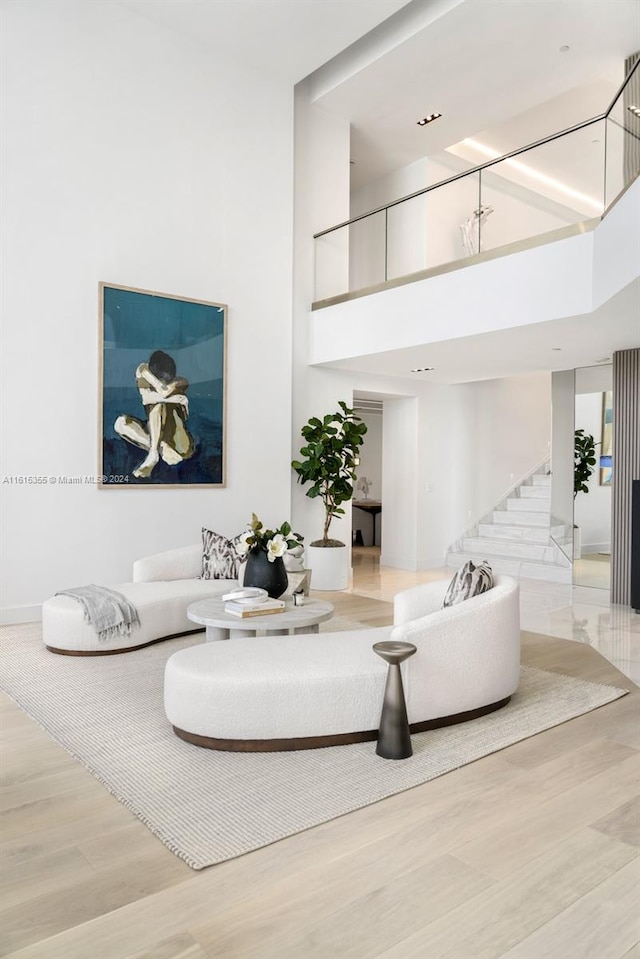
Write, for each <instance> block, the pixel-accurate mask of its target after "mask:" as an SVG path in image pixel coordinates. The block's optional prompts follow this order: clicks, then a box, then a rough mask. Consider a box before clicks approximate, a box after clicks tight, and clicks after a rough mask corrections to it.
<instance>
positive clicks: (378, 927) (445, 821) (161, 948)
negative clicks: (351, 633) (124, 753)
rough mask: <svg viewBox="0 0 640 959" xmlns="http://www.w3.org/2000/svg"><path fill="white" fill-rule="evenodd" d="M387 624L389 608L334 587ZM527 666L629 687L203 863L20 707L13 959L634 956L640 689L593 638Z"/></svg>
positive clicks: (7, 738) (5, 792) (9, 743)
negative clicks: (394, 790)
mask: <svg viewBox="0 0 640 959" xmlns="http://www.w3.org/2000/svg"><path fill="white" fill-rule="evenodd" d="M323 596H324V597H325V598H330V599H331V601H333V602H334V603H335V605H336V607H337V612H339V613H341V614H343V615H348V616H351V617H353V618H354V619H358V620H362V621H366V622H369V623H371V625H383V624H385V623H388V622H390V621H391V608H390V606H389V605H388V604H386V603H381V602H377V601H376V600H372V599H370V598H366V597H361V596H355V595H350V594H348V593H344V594H336V595H335V596H329V594H326V593H325V594H323ZM523 660H524V662H525V663H528V664H531V665H535V666H539V667H543V668H545V669H550V670H557V671H561V672H565V673H569V674H571V675H576V676H582V677H584V678H587V679H590V680H595V681H600V682H605V683H613V684H615V685H619V686H624V687H625V688H627V689H632V690H633V691H632V693H631V694H630V695H628V696H625V697H624V698H623V699H621V700H618V701H617V702H615V703H611V704H610V705H608V706H605V707H603V708H602V709H599V710H596V711H595V712H593V713H590V714H588V715H586V716H582V717H579V718H578V719H575V720H572V721H571V722H569V723H566V724H564V725H562V726H558V727H556V728H554V729H552V730H549V731H548V732H546V733H542V734H541V735H538V736H535V737H533V738H531V739H528V740H526V741H525V742H523V743H519V744H517V745H514V746H511V747H509V748H508V749H505V750H503V751H502V752H500V753H497V754H495V755H493V756H489V757H487V758H485V759H482V760H480V761H479V762H476V763H472V764H471V765H469V766H466V767H464V768H462V769H459V770H457V771H455V772H452V773H449V774H448V775H446V776H442V777H440V778H439V779H436V780H434V781H433V782H430V783H427V784H425V785H423V786H418V787H417V788H415V789H411V790H409V791H407V792H404V793H402V794H400V795H397V796H393V797H392V798H390V799H387V800H384V801H382V802H379V803H376V804H375V805H372V806H368V807H367V808H365V809H362V810H359V811H357V812H354V813H351V814H349V815H347V816H343V817H342V818H340V819H336V820H333V821H332V822H329V823H326V824H324V825H322V826H319V827H317V828H315V829H311V830H308V831H307V832H304V833H301V834H299V835H297V836H293V837H291V838H290V839H285V840H283V841H281V842H278V843H275V844H274V845H272V846H269V847H266V848H264V849H261V850H258V851H257V852H254V853H250V854H249V855H246V856H242V857H241V858H239V859H236V860H232V861H230V862H226V863H223V864H221V865H219V866H213V867H211V868H209V869H206V870H203V871H202V872H194V871H192V870H191V869H190V868H189V867H188V866H186V865H185V864H184V863H183V862H182V861H181V860H179V859H177V858H176V857H175V856H174V855H173V854H172V853H170V852H169V851H168V849H166V848H165V847H164V846H163V845H162V844H161V843H160V842H159V841H158V840H157V839H155V837H154V836H152V834H151V833H150V832H149V831H148V830H147V829H146V827H145V826H143V825H142V823H140V822H138V821H137V820H136V819H135V818H134V817H133V815H132V814H131V813H129V812H128V811H127V809H125V807H124V806H122V805H121V804H120V803H119V802H118V801H117V800H116V799H114V798H113V797H112V796H110V795H109V794H108V793H107V792H106V790H105V789H104V788H103V787H102V786H101V785H100V784H99V783H98V782H97V781H96V780H95V779H93V777H92V776H91V775H90V773H88V772H87V771H86V770H85V769H83V768H82V767H81V766H79V765H78V764H77V763H75V762H74V761H73V760H72V759H71V758H70V757H69V756H68V755H67V754H66V753H65V751H64V750H63V749H62V748H61V747H59V746H57V745H56V744H55V743H54V742H52V740H50V739H49V737H48V736H47V735H46V734H45V733H44V732H42V730H40V729H39V727H38V726H37V725H36V724H35V723H34V722H33V721H32V720H30V719H29V718H28V717H26V716H25V715H24V714H23V713H22V712H21V711H20V710H19V709H18V708H17V707H16V706H15V705H14V704H13V703H12V702H10V701H9V700H8V699H7V698H4V699H3V700H1V701H0V716H1V720H2V738H3V744H4V745H3V763H2V766H3V774H4V785H3V787H2V790H1V799H2V805H3V829H2V875H1V877H0V936H1V942H2V949H1V954H2V955H5V956H6V955H10V956H11V957H12V959H18V957H19V959H27V957H29V959H31V957H39V959H134V957H135V959H207V957H209V959H213V957H219V959H253V957H256V959H312V957H313V959H342V957H345V959H346V957H362V959H378V957H379V959H410V957H416V959H435V957H443V959H444V957H449V959H475V957H478V959H479V957H487V959H488V957H504V959H525V957H529V959H544V957H548V959H574V957H575V959H584V957H593V959H607V957H611V959H619V957H620V959H621V957H623V956H624V957H626V959H631V957H635V959H639V957H640V945H639V944H638V940H639V938H640V932H639V916H638V898H637V894H638V845H639V839H638V821H639V789H638V777H639V773H640V762H639V750H640V728H639V724H638V705H639V696H640V693H639V692H638V691H637V689H636V687H634V686H633V684H632V683H631V682H630V681H629V680H627V679H625V677H624V676H623V675H622V674H621V673H619V672H618V671H617V670H616V669H615V668H614V667H613V666H611V665H610V664H609V663H607V662H606V661H605V660H604V659H603V658H602V657H601V656H600V655H599V654H598V653H597V652H595V651H594V650H593V649H590V648H589V647H587V646H583V645H580V644H578V643H572V642H569V641H566V640H559V639H550V638H546V637H542V636H538V635H534V634H524V635H523Z"/></svg>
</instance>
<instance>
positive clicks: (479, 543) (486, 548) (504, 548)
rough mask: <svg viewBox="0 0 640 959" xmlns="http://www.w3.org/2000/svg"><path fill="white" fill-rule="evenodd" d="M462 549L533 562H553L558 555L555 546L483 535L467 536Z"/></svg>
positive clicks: (467, 551)
mask: <svg viewBox="0 0 640 959" xmlns="http://www.w3.org/2000/svg"><path fill="white" fill-rule="evenodd" d="M462 549H463V551H464V552H465V553H474V554H478V555H480V554H484V553H492V554H493V555H494V556H506V557H509V558H511V559H520V560H528V561H531V562H532V563H540V562H541V563H552V562H553V561H554V559H555V557H556V548H555V546H544V545H542V544H538V543H519V542H517V541H516V540H507V539H483V538H482V537H477V538H474V537H471V536H465V537H464V539H463V540H462Z"/></svg>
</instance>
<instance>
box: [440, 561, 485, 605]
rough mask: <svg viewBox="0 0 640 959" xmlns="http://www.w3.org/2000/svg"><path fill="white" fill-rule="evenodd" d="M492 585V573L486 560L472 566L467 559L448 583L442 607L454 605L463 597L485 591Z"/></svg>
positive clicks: (469, 597)
mask: <svg viewBox="0 0 640 959" xmlns="http://www.w3.org/2000/svg"><path fill="white" fill-rule="evenodd" d="M492 586H493V573H492V572H491V567H490V566H489V564H488V563H487V561H486V560H485V561H484V563H480V564H479V566H474V565H473V563H472V562H471V560H469V562H468V563H465V564H464V566H461V567H460V569H459V570H458V571H457V573H456V575H455V576H454V577H453V579H452V580H451V582H450V583H449V588H448V590H447V592H446V595H445V597H444V603H443V604H442V605H443V607H446V606H455V604H456V603H462V602H464V600H465V599H471V597H472V596H479V595H480V593H486V592H487V590H488V589H491V587H492Z"/></svg>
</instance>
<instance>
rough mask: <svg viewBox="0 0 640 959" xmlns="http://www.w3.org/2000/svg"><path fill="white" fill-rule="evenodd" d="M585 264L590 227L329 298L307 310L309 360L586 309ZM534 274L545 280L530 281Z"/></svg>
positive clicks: (589, 261) (589, 262) (588, 278)
mask: <svg viewBox="0 0 640 959" xmlns="http://www.w3.org/2000/svg"><path fill="white" fill-rule="evenodd" d="M592 267H593V233H586V234H580V235H579V236H573V237H570V238H567V239H564V240H560V241H558V242H556V243H552V244H547V245H544V246H539V247H535V248H534V249H530V250H524V251H522V252H520V253H514V254H512V255H511V256H508V257H500V258H497V259H494V260H488V261H485V262H483V263H477V264H475V265H473V266H468V267H465V268H464V269H460V270H455V271H453V272H449V273H443V274H441V275H438V276H433V277H430V278H428V279H422V280H417V281H416V282H414V283H407V284H405V285H401V286H398V287H395V288H388V289H385V290H382V291H381V292H379V293H376V294H375V295H374V296H363V297H355V298H354V299H351V300H346V301H344V302H341V303H336V304H335V305H332V306H327V307H325V308H323V309H320V310H315V311H313V312H310V313H309V317H310V322H311V327H312V347H311V360H312V362H315V363H327V362H331V361H332V360H340V359H346V358H347V357H352V356H362V355H363V354H372V353H383V352H386V351H387V350H396V349H402V348H403V347H410V346H415V345H418V344H420V345H423V344H424V343H437V342H439V341H442V340H450V339H454V338H456V337H461V336H470V335H477V334H480V333H489V332H491V331H494V330H503V329H511V328H513V327H519V326H526V325H529V324H533V323H541V322H545V321H548V320H551V319H560V318H561V317H570V316H577V315H581V314H583V313H589V312H591V309H592V294H591V285H592ZM540 276H544V277H545V282H544V283H539V282H536V281H535V278H536V277H540ZM390 317H393V322H390V321H389V318H390Z"/></svg>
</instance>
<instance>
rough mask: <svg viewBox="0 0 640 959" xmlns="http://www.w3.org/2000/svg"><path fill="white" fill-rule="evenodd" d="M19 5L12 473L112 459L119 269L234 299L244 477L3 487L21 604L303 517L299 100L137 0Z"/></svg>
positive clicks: (9, 42) (10, 563)
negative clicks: (296, 270)
mask: <svg viewBox="0 0 640 959" xmlns="http://www.w3.org/2000/svg"><path fill="white" fill-rule="evenodd" d="M4 16H5V28H4V31H3V36H4V47H5V49H4V51H3V63H4V76H3V84H2V86H3V91H4V136H3V144H4V156H3V161H4V162H3V170H4V183H3V198H4V199H3V210H2V214H3V232H4V245H5V248H4V258H3V263H4V267H3V269H4V274H3V278H2V280H3V283H2V285H3V297H4V302H3V314H4V342H3V350H2V359H1V364H2V366H1V380H2V390H3V399H4V402H3V411H2V415H3V419H2V442H3V473H4V474H5V475H24V476H28V475H41V476H46V477H49V476H58V475H68V476H76V475H83V476H84V475H92V474H93V475H94V474H95V473H96V470H97V458H98V457H97V449H98V435H97V421H98V384H97V369H98V324H97V287H98V281H100V280H105V281H107V282H111V283H119V284H124V285H130V286H135V287H142V288H146V289H150V290H157V291H160V292H168V293H173V294H177V295H185V296H189V297H195V298H201V299H205V300H214V301H218V302H223V303H227V304H229V314H228V319H229V325H228V367H227V486H226V488H225V489H214V490H210V491H209V490H206V489H194V490H188V489H178V490H158V489H156V490H143V489H131V490H127V489H116V490H114V489H107V490H98V489H96V488H95V486H93V485H82V486H67V487H65V486H61V485H57V486H55V487H54V486H52V485H42V486H33V485H17V486H15V485H14V486H8V485H4V486H3V487H2V501H3V502H2V508H3V547H4V554H3V565H2V585H3V597H2V602H3V604H4V606H5V607H11V608H13V607H19V606H29V605H31V604H37V603H39V602H41V601H42V600H43V599H45V598H46V597H47V596H48V595H50V594H52V593H53V592H54V591H55V590H56V589H60V588H64V587H67V586H73V585H79V584H82V583H86V582H98V583H113V582H116V583H117V582H119V581H124V580H127V579H128V578H129V577H130V570H131V562H132V560H133V559H134V558H135V557H137V556H140V555H144V554H146V553H150V552H153V551H155V550H160V549H166V548H170V547H173V546H177V545H181V544H185V543H189V542H195V541H197V540H198V539H199V536H200V527H201V525H207V526H211V527H213V528H216V529H218V530H220V531H221V532H223V533H227V534H234V533H236V532H238V531H239V530H240V529H241V528H242V527H243V526H244V524H245V522H246V520H247V519H248V518H249V517H250V514H251V511H252V510H254V511H256V512H257V513H259V514H260V515H261V516H262V517H263V518H264V519H265V521H267V522H269V523H280V522H282V521H283V520H284V519H285V518H287V517H288V516H289V513H290V468H289V461H290V458H291V456H290V452H291V414H290V395H291V393H290V391H291V372H290V371H291V345H290V330H291V277H292V269H291V256H292V232H291V221H292V190H291V182H292V148H293V129H292V126H293V110H292V107H293V97H292V91H291V90H290V89H287V87H286V86H285V85H284V84H282V85H280V84H278V83H275V82H272V81H271V80H269V79H268V78H267V77H264V76H259V75H257V74H254V73H253V72H251V71H249V70H246V69H244V68H242V67H240V66H239V65H238V64H237V63H236V62H234V61H231V60H228V59H227V58H226V57H225V56H224V55H222V54H221V53H220V52H219V51H216V52H208V51H206V50H205V49H204V48H202V47H200V46H199V45H197V44H195V43H191V42H190V41H189V40H186V39H182V38H181V37H180V36H178V35H177V34H173V33H169V32H166V31H165V30H164V29H163V28H160V27H156V26H154V25H153V24H151V23H149V22H148V21H147V20H146V19H144V18H140V17H138V16H137V15H134V14H132V13H130V12H129V11H128V10H127V9H126V8H123V7H121V6H120V5H119V4H117V3H110V2H107V3H103V2H92V3H82V2H59V0H47V2H23V3H10V4H5V5H4ZM249 347H250V348H249Z"/></svg>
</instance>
